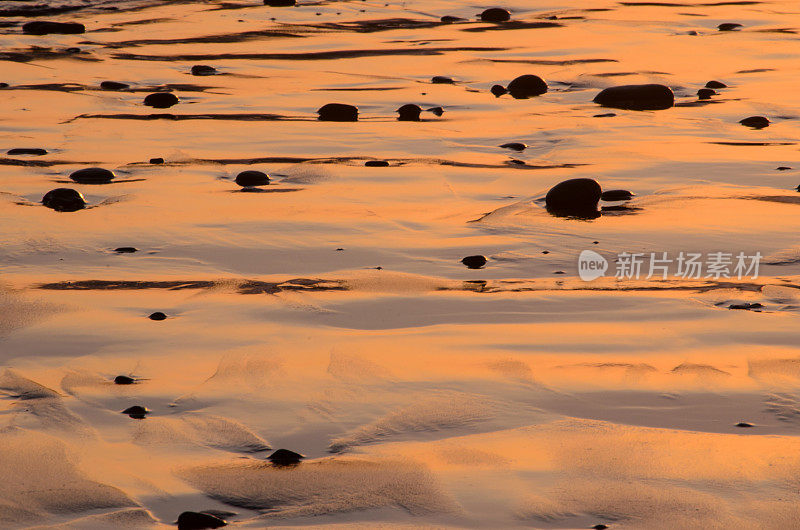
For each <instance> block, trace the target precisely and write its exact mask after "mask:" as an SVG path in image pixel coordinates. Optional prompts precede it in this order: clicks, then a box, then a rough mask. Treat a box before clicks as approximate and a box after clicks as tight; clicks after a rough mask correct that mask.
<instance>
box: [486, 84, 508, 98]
mask: <svg viewBox="0 0 800 530" xmlns="http://www.w3.org/2000/svg"><path fill="white" fill-rule="evenodd" d="M489 92H491V93H492V94H494V97H496V98H499V97H500V96H502V95H504V94H508V90H506V87H504V86H503V85H492V88H490V89H489Z"/></svg>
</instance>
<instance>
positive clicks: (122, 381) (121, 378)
mask: <svg viewBox="0 0 800 530" xmlns="http://www.w3.org/2000/svg"><path fill="white" fill-rule="evenodd" d="M135 382H136V379H134V378H133V377H128V376H127V375H118V376H117V377H115V378H114V384H115V385H132V384H134V383H135Z"/></svg>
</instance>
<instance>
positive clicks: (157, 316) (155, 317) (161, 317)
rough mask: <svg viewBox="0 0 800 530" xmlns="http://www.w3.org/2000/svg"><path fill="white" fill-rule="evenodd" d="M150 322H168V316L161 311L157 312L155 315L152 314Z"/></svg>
mask: <svg viewBox="0 0 800 530" xmlns="http://www.w3.org/2000/svg"><path fill="white" fill-rule="evenodd" d="M147 318H149V319H150V320H166V319H167V315H165V314H164V313H162V312H161V311H156V312H155V313H153V314H151V315H150V316H149V317H147Z"/></svg>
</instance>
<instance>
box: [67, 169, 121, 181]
mask: <svg viewBox="0 0 800 530" xmlns="http://www.w3.org/2000/svg"><path fill="white" fill-rule="evenodd" d="M114 177H115V175H114V173H113V172H112V171H109V170H108V169H104V168H102V167H87V168H84V169H79V170H77V171H73V172H72V174H71V175H70V176H69V178H70V179H71V180H73V181H75V182H77V183H78V184H108V183H109V182H111V181H112V180H114Z"/></svg>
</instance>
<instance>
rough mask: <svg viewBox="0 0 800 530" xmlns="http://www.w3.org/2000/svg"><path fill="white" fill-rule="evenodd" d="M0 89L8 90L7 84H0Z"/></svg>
mask: <svg viewBox="0 0 800 530" xmlns="http://www.w3.org/2000/svg"><path fill="white" fill-rule="evenodd" d="M0 88H8V83H0Z"/></svg>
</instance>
